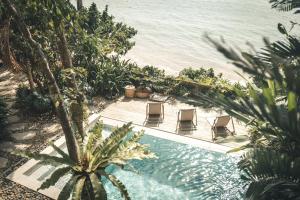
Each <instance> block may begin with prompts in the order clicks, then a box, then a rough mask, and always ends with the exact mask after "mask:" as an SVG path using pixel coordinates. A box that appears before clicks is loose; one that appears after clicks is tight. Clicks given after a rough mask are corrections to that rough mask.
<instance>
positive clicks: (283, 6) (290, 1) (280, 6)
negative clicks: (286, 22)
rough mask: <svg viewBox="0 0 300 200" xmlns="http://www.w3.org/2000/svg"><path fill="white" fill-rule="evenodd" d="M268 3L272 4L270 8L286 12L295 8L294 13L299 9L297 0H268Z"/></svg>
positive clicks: (299, 3) (299, 2)
mask: <svg viewBox="0 0 300 200" xmlns="http://www.w3.org/2000/svg"><path fill="white" fill-rule="evenodd" d="M270 3H271V4H272V8H275V9H277V10H279V11H284V12H288V11H291V10H294V9H295V10H296V11H295V13H298V12H299V9H300V1H299V0H270Z"/></svg>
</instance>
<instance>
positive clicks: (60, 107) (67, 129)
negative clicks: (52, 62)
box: [3, 0, 80, 163]
mask: <svg viewBox="0 0 300 200" xmlns="http://www.w3.org/2000/svg"><path fill="white" fill-rule="evenodd" d="M3 2H4V5H5V6H6V9H7V10H9V11H10V12H11V14H12V15H13V16H14V19H15V22H16V24H17V26H18V28H19V29H20V31H21V32H22V34H23V36H24V37H25V38H26V39H27V41H28V42H29V44H30V46H31V47H32V48H33V49H34V50H35V51H36V53H37V55H38V56H39V58H40V61H41V67H42V68H43V71H44V73H45V75H46V77H47V78H48V81H49V85H50V86H49V89H50V95H51V98H52V101H53V102H54V104H55V105H56V106H55V108H56V112H57V115H58V118H59V119H60V124H61V126H62V129H63V132H64V134H65V139H66V144H67V148H68V152H69V155H70V157H71V159H72V160H73V161H74V162H76V163H79V161H80V154H79V146H78V142H77V140H76V138H75V134H74V133H73V130H72V127H71V123H70V120H69V118H68V115H67V112H66V109H65V105H64V101H63V98H62V97H61V93H60V90H59V88H58V85H57V83H56V80H55V78H54V76H53V73H52V72H51V70H50V67H49V63H48V60H47V58H46V56H45V54H44V52H43V50H42V48H41V45H40V44H39V43H38V42H36V41H35V40H34V39H33V38H32V36H31V33H30V31H29V29H28V28H27V26H26V24H25V22H24V19H23V18H22V16H21V15H20V13H19V11H18V10H17V9H16V7H15V6H14V5H13V4H12V3H11V2H10V0H3Z"/></svg>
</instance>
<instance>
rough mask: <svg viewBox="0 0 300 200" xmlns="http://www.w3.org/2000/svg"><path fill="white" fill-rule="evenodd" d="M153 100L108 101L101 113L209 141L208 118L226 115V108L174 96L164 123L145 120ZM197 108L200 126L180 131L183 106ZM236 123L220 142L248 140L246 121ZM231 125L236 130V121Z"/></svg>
mask: <svg viewBox="0 0 300 200" xmlns="http://www.w3.org/2000/svg"><path fill="white" fill-rule="evenodd" d="M147 102H150V101H149V100H147V99H137V98H133V99H129V98H124V97H123V98H120V99H119V100H118V101H116V102H114V103H112V104H110V105H108V106H107V107H106V108H105V109H104V110H103V111H102V112H101V113H100V114H101V116H103V117H105V118H109V119H113V120H118V121H122V122H133V124H135V125H139V126H144V127H145V128H146V127H147V128H151V129H155V130H160V131H164V132H168V133H173V134H176V135H181V136H186V137H190V138H194V139H198V140H204V141H207V142H213V141H212V134H211V126H210V124H209V123H208V119H214V118H215V117H217V116H220V115H226V113H225V112H222V111H217V110H214V109H204V108H200V107H193V106H191V105H188V104H186V103H184V102H181V101H179V100H174V101H172V102H169V103H165V104H164V110H165V117H164V121H163V122H162V123H151V124H149V123H145V118H146V105H147ZM185 108H196V110H197V129H196V130H190V131H178V130H176V126H177V114H178V111H179V109H185ZM233 122H234V126H235V134H234V135H233V136H231V135H227V136H223V137H220V136H219V137H217V140H216V141H215V143H216V144H220V145H223V146H227V147H231V148H235V147H239V146H241V145H243V144H246V143H247V142H248V134H247V129H246V127H245V125H244V124H242V123H241V122H239V121H237V120H236V119H233ZM228 128H229V129H230V130H232V124H231V123H229V125H228Z"/></svg>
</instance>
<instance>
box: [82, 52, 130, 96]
mask: <svg viewBox="0 0 300 200" xmlns="http://www.w3.org/2000/svg"><path fill="white" fill-rule="evenodd" d="M130 67H131V64H130V63H129V61H121V60H120V59H119V58H117V57H113V58H105V59H104V60H103V61H102V62H101V63H100V64H99V65H96V66H95V67H94V68H92V69H91V70H90V71H89V77H88V83H89V84H90V85H91V86H92V89H93V93H94V95H103V96H105V97H107V98H109V99H112V98H115V97H117V96H119V95H121V94H122V93H123V88H124V87H125V85H127V84H132V82H131V81H130V78H131V77H132V74H131V72H132V70H129V68H130Z"/></svg>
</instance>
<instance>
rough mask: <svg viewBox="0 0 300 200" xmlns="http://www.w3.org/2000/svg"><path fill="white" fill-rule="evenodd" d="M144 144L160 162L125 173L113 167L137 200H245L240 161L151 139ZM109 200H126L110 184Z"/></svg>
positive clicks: (137, 163)
mask: <svg viewBox="0 0 300 200" xmlns="http://www.w3.org/2000/svg"><path fill="white" fill-rule="evenodd" d="M141 143H145V144H150V147H149V149H150V150H151V151H152V152H154V153H155V154H156V155H157V156H158V159H150V160H143V161H140V160H138V161H130V162H129V165H127V166H126V167H125V170H122V169H119V168H114V167H111V168H110V169H108V170H109V172H112V173H113V174H114V175H116V176H117V177H118V178H119V179H120V180H121V181H122V182H123V183H124V184H125V185H126V187H127V189H128V191H129V194H130V196H131V197H132V199H137V200H150V199H151V200H184V199H187V200H194V199H195V200H196V199H242V194H243V192H244V189H243V185H244V184H243V182H242V180H241V179H240V174H239V170H238V169H237V167H236V163H237V160H238V158H237V157H232V156H229V155H226V154H224V153H220V152H214V151H209V150H205V149H201V148H198V147H194V146H191V145H187V144H182V143H178V142H174V141H170V140H166V139H162V138H157V137H154V136H150V135H144V136H143V138H142V140H141ZM105 188H106V189H107V190H108V193H109V199H112V200H119V199H122V198H121V196H120V194H119V192H118V191H117V189H115V188H114V187H113V186H112V185H111V183H107V184H106V185H105Z"/></svg>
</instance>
